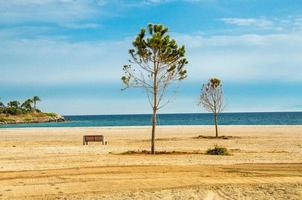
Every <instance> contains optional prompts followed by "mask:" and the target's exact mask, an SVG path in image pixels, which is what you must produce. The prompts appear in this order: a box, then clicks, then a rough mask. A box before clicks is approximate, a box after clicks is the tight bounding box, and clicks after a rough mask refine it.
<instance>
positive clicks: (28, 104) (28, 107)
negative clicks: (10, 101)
mask: <svg viewBox="0 0 302 200" xmlns="http://www.w3.org/2000/svg"><path fill="white" fill-rule="evenodd" d="M32 103H33V100H32V99H27V100H26V101H24V103H22V105H21V108H24V109H26V110H28V111H31V110H32V106H31V104H32Z"/></svg>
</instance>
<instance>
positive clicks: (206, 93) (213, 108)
mask: <svg viewBox="0 0 302 200" xmlns="http://www.w3.org/2000/svg"><path fill="white" fill-rule="evenodd" d="M199 105H202V106H203V107H204V108H205V109H206V110H207V111H209V112H212V113H213V114H214V123H215V132H216V137H218V115H219V113H220V112H221V111H222V110H223V109H224V99H223V90H222V84H221V80H220V79H218V78H211V79H210V80H209V81H208V83H207V84H203V86H202V89H201V94H200V98H199Z"/></svg>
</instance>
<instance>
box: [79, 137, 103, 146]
mask: <svg viewBox="0 0 302 200" xmlns="http://www.w3.org/2000/svg"><path fill="white" fill-rule="evenodd" d="M88 142H101V143H102V144H103V145H104V144H107V141H105V137H104V136H103V135H84V136H83V145H88Z"/></svg>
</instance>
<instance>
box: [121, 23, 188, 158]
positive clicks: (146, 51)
mask: <svg viewBox="0 0 302 200" xmlns="http://www.w3.org/2000/svg"><path fill="white" fill-rule="evenodd" d="M147 30H148V31H147V33H146V29H144V28H143V29H141V31H140V32H139V33H138V35H137V37H136V39H135V40H134V41H133V43H132V44H133V48H132V49H129V54H130V56H131V60H129V64H126V65H124V67H123V71H124V76H123V77H122V81H123V83H124V85H125V86H126V87H125V89H126V88H130V87H132V88H143V89H144V90H145V91H146V94H147V97H148V101H149V103H150V106H151V107H152V135H151V154H155V129H156V114H157V111H158V110H159V109H161V108H162V107H164V106H165V105H167V104H168V103H169V102H170V100H171V98H172V97H173V96H174V94H175V90H174V91H173V92H172V94H169V89H170V88H172V87H171V85H172V83H175V82H178V83H179V82H180V81H181V80H183V79H185V78H186V77H187V71H186V69H185V65H186V64H187V63H188V61H187V59H186V58H185V47H184V46H181V47H179V46H178V45H177V43H176V41H175V40H174V39H171V38H170V36H169V35H168V34H167V33H168V28H167V27H165V26H163V25H160V24H149V25H148V29H147ZM170 92H171V91H170ZM167 96H169V98H166V97H167Z"/></svg>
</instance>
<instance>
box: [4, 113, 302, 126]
mask: <svg viewBox="0 0 302 200" xmlns="http://www.w3.org/2000/svg"><path fill="white" fill-rule="evenodd" d="M64 117H65V118H66V120H67V121H66V122H58V123H56V122H51V123H34V124H12V125H0V128H30V127H104V126H105V127H114V126H149V125H150V124H151V117H152V116H151V115H149V114H135V115H73V116H72V115H70V116H69V115H68V116H64ZM213 123H214V122H213V114H211V113H175V114H158V115H157V124H158V125H213ZM219 124H220V125H302V112H254V113H221V114H220V115H219Z"/></svg>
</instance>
